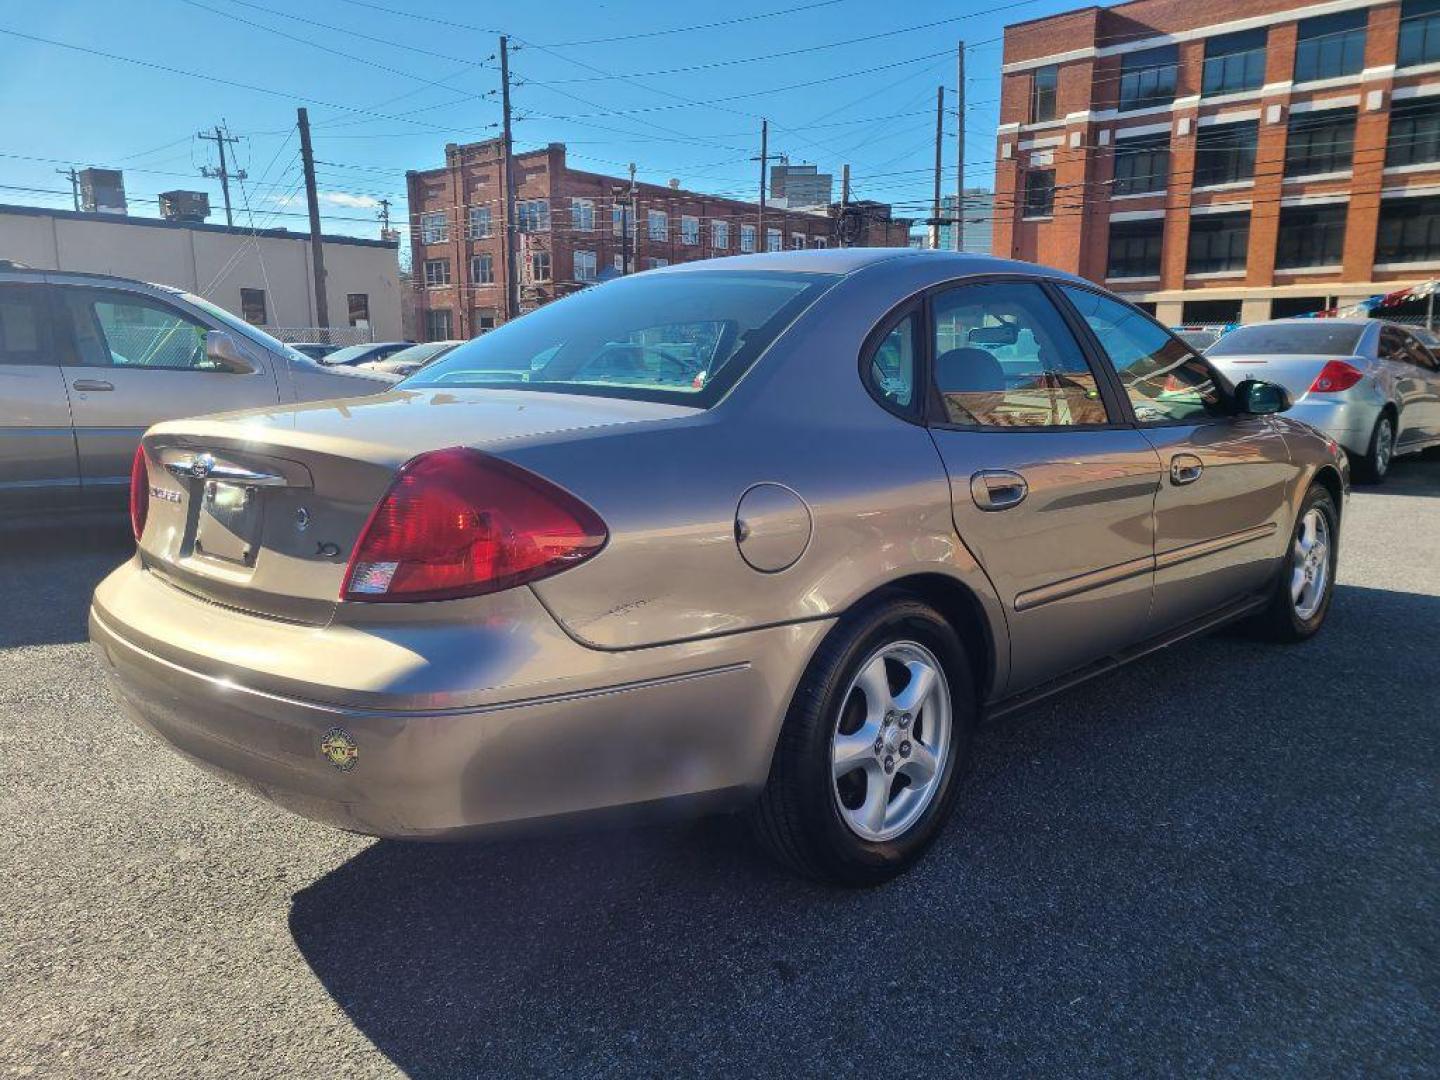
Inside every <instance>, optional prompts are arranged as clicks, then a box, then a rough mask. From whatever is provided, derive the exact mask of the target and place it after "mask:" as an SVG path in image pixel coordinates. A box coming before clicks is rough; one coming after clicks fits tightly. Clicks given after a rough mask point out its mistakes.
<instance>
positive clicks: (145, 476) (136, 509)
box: [130, 446, 150, 544]
mask: <svg viewBox="0 0 1440 1080" xmlns="http://www.w3.org/2000/svg"><path fill="white" fill-rule="evenodd" d="M149 516H150V465H149V462H148V461H147V460H146V458H145V447H143V446H137V447H136V448H135V459H134V460H133V461H131V462H130V530H131V531H132V532H133V533H134V534H135V542H136V543H137V544H138V543H139V542H140V536H141V534H142V533H144V532H145V519H146V518H148V517H149Z"/></svg>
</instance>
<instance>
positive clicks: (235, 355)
mask: <svg viewBox="0 0 1440 1080" xmlns="http://www.w3.org/2000/svg"><path fill="white" fill-rule="evenodd" d="M393 381H394V380H393V378H391V377H388V376H385V375H382V374H378V373H368V374H366V373H362V374H355V373H350V372H343V371H330V370H328V369H325V368H322V367H321V366H320V365H319V364H317V363H315V362H314V361H313V360H311V359H309V358H308V357H306V356H302V355H301V354H300V353H297V352H295V351H294V350H293V349H291V348H289V347H287V346H285V345H282V344H281V343H280V342H278V341H276V340H275V339H274V338H272V337H270V336H269V335H268V334H266V333H264V332H263V331H261V330H259V329H257V328H256V327H254V326H251V325H250V324H249V323H247V322H245V321H243V320H241V319H239V318H237V317H235V316H234V315H232V314H230V313H229V312H228V311H225V310H223V309H222V308H219V307H217V306H216V305H214V304H212V303H210V301H208V300H205V299H202V298H201V297H198V296H193V295H191V294H189V293H186V292H182V291H181V290H179V289H173V288H169V287H168V286H164V285H147V284H144V283H142V282H139V281H131V280H129V279H127V278H118V277H109V276H105V275H100V274H78V273H62V272H57V271H39V270H23V269H15V268H13V267H12V268H9V269H0V505H3V506H6V507H9V508H15V507H20V508H41V507H46V508H49V507H57V508H66V507H72V506H90V505H95V504H97V503H99V504H104V503H107V502H112V501H118V502H119V503H121V504H123V502H124V499H125V496H126V492H127V490H128V487H129V484H130V467H131V463H132V460H133V458H134V456H135V447H136V446H137V445H138V444H139V442H140V436H141V435H142V434H143V433H144V431H145V429H146V428H147V427H149V426H150V425H151V424H153V423H155V422H156V421H159V420H168V419H173V418H175V417H181V416H194V415H196V414H199V413H212V412H221V411H224V410H230V409H242V408H249V407H254V406H264V407H267V408H274V407H275V406H276V405H278V404H285V403H293V402H296V401H308V400H312V399H315V398H328V397H354V396H357V395H362V394H372V393H375V392H376V391H378V390H382V389H384V388H385V387H386V386H388V385H389V384H390V383H391V382H393Z"/></svg>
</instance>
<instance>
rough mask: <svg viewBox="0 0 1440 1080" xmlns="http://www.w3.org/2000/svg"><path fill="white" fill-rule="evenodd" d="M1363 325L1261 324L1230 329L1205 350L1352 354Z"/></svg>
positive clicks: (1257, 353) (1217, 352) (1236, 353)
mask: <svg viewBox="0 0 1440 1080" xmlns="http://www.w3.org/2000/svg"><path fill="white" fill-rule="evenodd" d="M1364 332H1365V327H1363V326H1355V325H1354V324H1352V323H1330V322H1325V321H1324V320H1323V319H1321V320H1315V321H1303V322H1273V323H1261V324H1259V325H1258V326H1242V327H1239V328H1238V329H1235V330H1231V331H1230V333H1228V334H1226V335H1225V336H1224V337H1222V338H1221V339H1220V340H1219V341H1217V342H1216V343H1215V344H1214V345H1211V346H1210V348H1209V349H1208V350H1206V353H1205V355H1206V356H1285V355H1297V356H1306V355H1311V354H1317V355H1318V354H1322V353H1334V354H1335V355H1337V356H1353V355H1354V354H1355V350H1356V349H1357V348H1358V347H1359V344H1360V335H1361V334H1363V333H1364Z"/></svg>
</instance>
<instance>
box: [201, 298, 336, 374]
mask: <svg viewBox="0 0 1440 1080" xmlns="http://www.w3.org/2000/svg"><path fill="white" fill-rule="evenodd" d="M180 295H181V296H182V297H184V298H185V300H186V302H187V303H191V304H194V305H195V306H196V307H197V308H199V309H200V310H201V311H203V312H205V314H206V315H209V316H210V317H211V318H212V319H215V320H216V321H217V322H221V323H224V324H225V326H226V327H228V328H229V329H231V330H233V331H235V333H237V334H240V335H242V336H244V337H247V338H249V339H250V340H251V341H252V342H254V343H255V344H256V345H259V346H260V347H261V348H264V349H269V350H270V351H271V352H273V353H279V354H280V355H281V356H288V357H290V358H292V359H295V360H299V361H300V362H301V363H306V364H311V363H314V361H313V360H311V359H310V357H308V356H306V355H305V354H304V353H302V352H297V351H296V350H295V349H292V348H291V347H290V346H289V345H286V344H285V343H284V342H283V341H280V340H279V339H278V338H273V337H271V336H270V335H269V334H267V333H265V331H264V330H261V329H260V328H259V327H258V326H255V325H253V324H251V323H248V322H246V321H245V320H244V319H240V318H237V317H236V316H234V315H232V314H231V313H230V312H228V311H226V310H225V309H224V308H222V307H220V306H219V305H218V304H214V303H211V302H210V301H209V300H206V299H205V298H204V297H203V296H196V295H195V294H194V293H187V292H182V293H181V294H180Z"/></svg>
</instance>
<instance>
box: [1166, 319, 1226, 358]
mask: <svg viewBox="0 0 1440 1080" xmlns="http://www.w3.org/2000/svg"><path fill="white" fill-rule="evenodd" d="M1238 325H1239V323H1195V324H1192V325H1188V326H1177V327H1175V328H1174V331H1175V336H1176V337H1178V338H1179V339H1180V340H1181V341H1183V342H1185V344H1186V345H1189V346H1190V347H1191V348H1192V349H1194V350H1195V351H1196V352H1202V353H1203V352H1204V351H1205V350H1206V349H1208V348H1210V346H1211V345H1214V344H1215V342H1217V341H1219V340H1220V339H1221V338H1222V337H1224V336H1225V335H1226V334H1228V333H1229V332H1230V331H1231V330H1234V329H1235V327H1236V326H1238Z"/></svg>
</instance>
